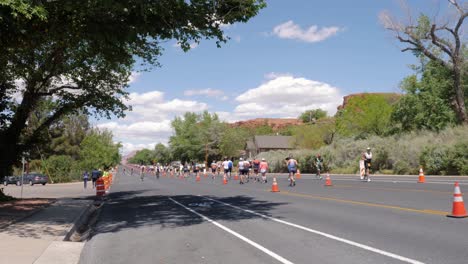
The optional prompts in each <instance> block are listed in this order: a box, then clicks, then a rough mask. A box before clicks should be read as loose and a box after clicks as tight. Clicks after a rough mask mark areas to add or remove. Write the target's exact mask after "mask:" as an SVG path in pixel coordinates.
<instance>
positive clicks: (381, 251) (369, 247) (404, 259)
mask: <svg viewBox="0 0 468 264" xmlns="http://www.w3.org/2000/svg"><path fill="white" fill-rule="evenodd" d="M199 196H200V197H203V198H204V199H207V200H211V201H214V202H217V203H220V204H223V205H226V206H229V207H232V208H235V209H237V210H241V211H244V212H247V213H251V214H254V215H257V216H260V217H262V218H265V219H268V220H272V221H275V222H278V223H281V224H285V225H288V226H292V227H295V228H298V229H301V230H304V231H307V232H310V233H313V234H317V235H320V236H323V237H326V238H330V239H333V240H336V241H339V242H343V243H345V244H348V245H351V246H355V247H358V248H361V249H365V250H368V251H371V252H374V253H377V254H380V255H384V256H387V257H390V258H393V259H397V260H400V261H403V262H406V263H411V264H424V262H421V261H418V260H414V259H410V258H407V257H403V256H400V255H397V254H394V253H391V252H388V251H384V250H381V249H378V248H374V247H371V246H367V245H364V244H361V243H358V242H354V241H351V240H348V239H345V238H341V237H337V236H335V235H332V234H328V233H325V232H321V231H318V230H314V229H311V228H308V227H305V226H301V225H298V224H294V223H291V222H287V221H284V220H281V219H278V218H274V217H271V216H267V215H264V214H261V213H258V212H255V211H252V210H249V209H244V208H241V207H238V206H235V205H232V204H229V203H225V202H222V201H218V200H216V199H212V198H208V197H205V196H202V195H199Z"/></svg>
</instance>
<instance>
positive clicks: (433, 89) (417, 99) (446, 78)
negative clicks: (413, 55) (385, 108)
mask: <svg viewBox="0 0 468 264" xmlns="http://www.w3.org/2000/svg"><path fill="white" fill-rule="evenodd" d="M417 70H418V71H420V72H421V75H422V77H421V79H420V80H418V77H417V75H416V74H415V75H411V76H409V77H407V78H405V79H404V80H403V82H402V84H401V89H402V90H403V91H404V92H405V95H404V96H403V97H402V98H401V99H400V100H399V101H398V103H397V104H395V105H394V108H393V112H392V117H391V119H392V123H393V124H394V126H393V131H394V132H399V131H411V130H416V129H427V130H433V131H440V130H442V129H444V128H445V127H447V126H449V125H451V124H455V123H456V114H455V112H454V111H453V109H452V108H451V107H450V96H449V94H450V89H451V87H452V85H453V81H452V79H451V78H450V72H448V71H447V69H445V68H444V67H442V66H441V65H440V64H439V63H437V62H435V61H429V62H428V63H425V62H424V61H422V66H421V67H420V68H418V69H417Z"/></svg>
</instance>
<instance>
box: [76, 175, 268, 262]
mask: <svg viewBox="0 0 468 264" xmlns="http://www.w3.org/2000/svg"><path fill="white" fill-rule="evenodd" d="M123 182H125V184H124V185H121V184H119V183H118V182H117V183H116V184H115V185H116V186H115V188H114V190H113V193H111V195H110V197H109V201H108V202H107V203H106V204H105V205H104V207H103V209H102V212H101V215H100V219H99V222H98V224H97V226H96V228H95V233H96V234H95V235H94V236H93V237H92V239H91V240H90V241H88V242H87V243H86V245H85V248H84V250H83V253H82V255H81V260H80V263H131V262H134V263H135V262H136V263H238V262H239V261H244V262H246V263H249V262H251V261H253V262H254V263H272V259H271V257H270V256H268V255H265V254H263V253H262V252H260V251H258V250H257V249H255V248H253V247H252V246H250V245H248V244H246V243H244V242H242V241H240V240H239V239H238V238H236V237H235V236H233V235H231V234H229V233H226V232H225V231H223V230H221V229H219V228H217V227H215V226H213V225H212V224H210V223H208V222H206V221H205V220H203V219H201V218H200V217H197V216H196V215H194V214H192V213H190V212H188V211H187V210H185V209H184V208H181V207H180V206H178V205H177V204H175V203H173V202H172V201H170V200H169V198H173V199H175V200H180V201H183V202H184V203H188V204H192V203H196V202H198V201H199V197H195V196H191V195H174V196H166V195H161V192H166V193H171V192H178V191H182V193H183V188H182V189H181V190H176V189H170V188H169V189H167V188H162V189H155V190H151V188H152V187H154V185H152V183H155V182H152V183H151V182H149V181H148V182H144V183H142V182H141V181H140V182H138V181H135V180H134V179H132V178H130V179H124V180H123ZM129 182H132V183H133V187H132V188H129V187H130V185H129V184H128V183H129ZM192 201H193V202H192ZM224 217H225V218H226V219H228V220H229V221H241V220H242V217H247V218H255V217H256V216H252V215H244V216H241V215H238V214H236V213H234V214H229V213H227V214H224Z"/></svg>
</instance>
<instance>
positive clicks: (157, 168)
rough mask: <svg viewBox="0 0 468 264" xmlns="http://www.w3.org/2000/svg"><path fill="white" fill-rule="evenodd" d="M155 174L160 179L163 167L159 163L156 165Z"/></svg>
mask: <svg viewBox="0 0 468 264" xmlns="http://www.w3.org/2000/svg"><path fill="white" fill-rule="evenodd" d="M155 173H156V178H157V179H159V174H160V173H161V165H160V164H159V163H158V164H156V168H155Z"/></svg>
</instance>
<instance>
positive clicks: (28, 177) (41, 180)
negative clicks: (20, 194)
mask: <svg viewBox="0 0 468 264" xmlns="http://www.w3.org/2000/svg"><path fill="white" fill-rule="evenodd" d="M18 178H19V181H20V182H21V176H19V177H18ZM47 181H49V177H47V175H44V174H41V173H37V172H31V173H29V174H25V175H24V177H23V184H25V183H28V184H29V185H31V186H32V185H34V184H42V185H46V183H47Z"/></svg>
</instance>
